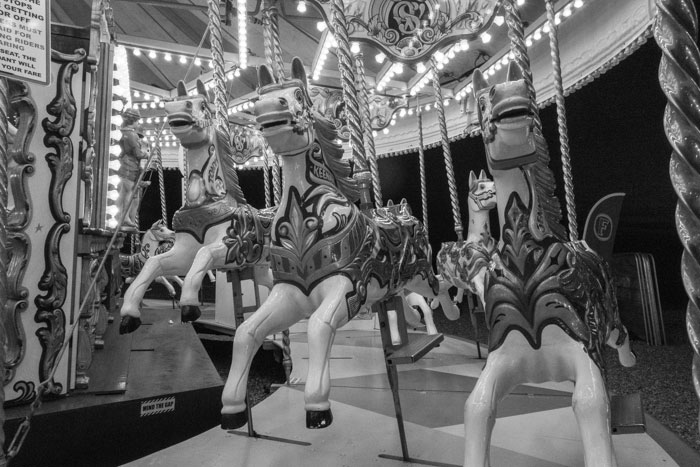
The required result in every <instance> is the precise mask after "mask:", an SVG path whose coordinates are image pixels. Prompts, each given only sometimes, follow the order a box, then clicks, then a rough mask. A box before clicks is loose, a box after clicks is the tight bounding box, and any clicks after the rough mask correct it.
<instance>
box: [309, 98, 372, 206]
mask: <svg viewBox="0 0 700 467" xmlns="http://www.w3.org/2000/svg"><path fill="white" fill-rule="evenodd" d="M313 114H314V121H315V123H314V130H315V132H316V140H317V141H318V144H319V145H320V146H321V152H322V154H323V161H324V162H325V163H326V166H327V167H328V169H329V170H330V171H331V173H333V176H334V177H335V181H336V186H337V188H338V190H340V192H341V193H343V194H344V195H345V196H346V197H347V198H348V199H349V200H350V201H352V202H355V201H357V200H358V199H360V190H359V187H358V186H357V180H355V179H354V178H353V177H352V165H351V163H350V161H348V160H346V159H343V148H342V146H340V145H339V144H338V143H336V142H335V140H336V139H337V138H338V130H337V129H336V128H335V125H334V124H333V122H332V121H330V120H329V119H327V118H326V117H324V116H323V115H322V114H320V113H319V112H316V111H314V112H313Z"/></svg>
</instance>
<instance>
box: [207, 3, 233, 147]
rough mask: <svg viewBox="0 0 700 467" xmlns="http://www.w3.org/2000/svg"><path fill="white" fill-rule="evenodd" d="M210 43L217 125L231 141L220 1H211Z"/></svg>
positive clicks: (227, 139)
mask: <svg viewBox="0 0 700 467" xmlns="http://www.w3.org/2000/svg"><path fill="white" fill-rule="evenodd" d="M208 3H209V42H210V43H211V55H212V62H213V63H214V85H215V86H214V100H215V102H216V125H217V127H218V128H219V129H220V130H222V131H223V132H224V134H225V135H226V141H231V128H230V127H229V125H228V115H227V114H226V107H227V98H226V85H225V84H224V51H223V45H222V43H221V14H220V12H219V0H209V2H208Z"/></svg>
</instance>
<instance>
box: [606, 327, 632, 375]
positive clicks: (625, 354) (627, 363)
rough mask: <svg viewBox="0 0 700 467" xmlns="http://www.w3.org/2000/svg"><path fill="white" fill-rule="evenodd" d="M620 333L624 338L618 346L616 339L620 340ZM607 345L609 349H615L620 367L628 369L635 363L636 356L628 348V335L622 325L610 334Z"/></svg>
mask: <svg viewBox="0 0 700 467" xmlns="http://www.w3.org/2000/svg"><path fill="white" fill-rule="evenodd" d="M621 332H622V333H624V336H625V338H624V339H623V340H622V343H619V344H618V339H619V338H620V333H621ZM607 344H608V345H609V346H610V347H612V348H614V349H617V357H618V359H619V360H620V364H621V365H622V366H624V367H627V368H629V367H632V366H634V365H635V364H636V363H637V356H636V355H635V354H634V352H633V351H632V348H631V347H630V335H629V333H628V332H627V329H626V328H625V327H624V326H623V325H622V324H620V325H619V327H617V328H614V329H613V330H612V331H611V332H610V335H609V336H608V340H607Z"/></svg>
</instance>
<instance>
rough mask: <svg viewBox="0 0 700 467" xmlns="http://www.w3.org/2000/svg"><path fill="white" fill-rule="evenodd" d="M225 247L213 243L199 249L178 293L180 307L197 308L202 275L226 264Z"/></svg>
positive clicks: (219, 243) (221, 244)
mask: <svg viewBox="0 0 700 467" xmlns="http://www.w3.org/2000/svg"><path fill="white" fill-rule="evenodd" d="M226 249H227V248H226V245H225V244H224V242H214V243H211V244H209V245H205V246H203V247H202V248H200V249H199V251H198V252H197V254H196V255H195V257H194V260H193V261H192V265H191V266H190V269H189V271H187V275H186V276H185V280H184V283H183V286H182V291H181V293H180V307H181V308H182V307H185V306H198V305H199V289H200V288H201V287H202V280H203V279H204V275H205V274H207V272H209V271H210V270H211V269H216V268H221V267H223V266H224V263H225V262H226Z"/></svg>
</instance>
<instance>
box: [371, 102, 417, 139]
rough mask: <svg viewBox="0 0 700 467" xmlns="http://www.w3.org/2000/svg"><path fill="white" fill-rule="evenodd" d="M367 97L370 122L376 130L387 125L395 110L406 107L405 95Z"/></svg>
mask: <svg viewBox="0 0 700 467" xmlns="http://www.w3.org/2000/svg"><path fill="white" fill-rule="evenodd" d="M368 99H369V113H370V123H371V126H372V129H373V130H376V131H379V130H383V129H384V128H386V127H388V126H389V124H390V123H391V120H392V119H393V118H394V115H396V113H397V112H399V111H401V109H407V108H408V99H406V98H405V97H393V96H377V95H374V96H373V95H370V96H368Z"/></svg>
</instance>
